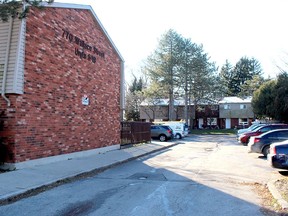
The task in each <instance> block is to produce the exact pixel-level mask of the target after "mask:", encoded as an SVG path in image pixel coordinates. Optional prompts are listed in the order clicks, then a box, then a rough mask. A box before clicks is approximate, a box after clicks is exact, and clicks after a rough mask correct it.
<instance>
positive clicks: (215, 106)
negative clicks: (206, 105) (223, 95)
mask: <svg viewBox="0 0 288 216" xmlns="http://www.w3.org/2000/svg"><path fill="white" fill-rule="evenodd" d="M210 107H211V110H218V106H217V105H211V106H210Z"/></svg>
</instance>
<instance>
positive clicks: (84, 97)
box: [82, 95, 89, 106]
mask: <svg viewBox="0 0 288 216" xmlns="http://www.w3.org/2000/svg"><path fill="white" fill-rule="evenodd" d="M82 104H83V105H85V106H87V105H89V98H88V96H87V95H84V96H83V97H82Z"/></svg>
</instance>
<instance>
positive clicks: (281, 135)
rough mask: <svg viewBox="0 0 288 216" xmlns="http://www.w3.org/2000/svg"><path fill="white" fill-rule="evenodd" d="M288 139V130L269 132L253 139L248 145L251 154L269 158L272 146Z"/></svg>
mask: <svg viewBox="0 0 288 216" xmlns="http://www.w3.org/2000/svg"><path fill="white" fill-rule="evenodd" d="M287 139H288V128H287V129H278V130H272V131H268V132H266V133H263V134H261V135H259V136H255V137H251V138H250V141H249V143H248V148H249V151H250V152H256V153H262V154H263V155H264V156H267V155H268V154H269V152H270V144H271V143H274V142H281V141H284V140H287Z"/></svg>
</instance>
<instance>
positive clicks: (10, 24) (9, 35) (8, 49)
mask: <svg viewBox="0 0 288 216" xmlns="http://www.w3.org/2000/svg"><path fill="white" fill-rule="evenodd" d="M12 27H13V18H10V19H9V32H8V38H7V46H6V56H5V63H4V72H3V80H2V91H1V96H2V97H3V98H4V99H5V101H6V102H7V106H8V107H9V106H10V105H11V102H10V100H9V99H8V98H7V97H6V96H5V90H6V79H7V73H8V63H9V54H10V44H11V37H12Z"/></svg>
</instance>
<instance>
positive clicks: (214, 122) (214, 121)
mask: <svg viewBox="0 0 288 216" xmlns="http://www.w3.org/2000/svg"><path fill="white" fill-rule="evenodd" d="M207 124H208V125H210V126H211V125H217V118H207Z"/></svg>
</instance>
